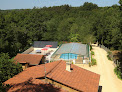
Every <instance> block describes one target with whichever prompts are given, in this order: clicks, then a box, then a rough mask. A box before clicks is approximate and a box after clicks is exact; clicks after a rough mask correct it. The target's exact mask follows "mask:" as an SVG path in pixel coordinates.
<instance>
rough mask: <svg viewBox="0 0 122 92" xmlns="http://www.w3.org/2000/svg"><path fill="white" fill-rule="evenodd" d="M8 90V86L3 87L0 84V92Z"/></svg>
mask: <svg viewBox="0 0 122 92" xmlns="http://www.w3.org/2000/svg"><path fill="white" fill-rule="evenodd" d="M9 88H10V85H9V84H7V85H4V84H2V83H0V92H7V89H9Z"/></svg>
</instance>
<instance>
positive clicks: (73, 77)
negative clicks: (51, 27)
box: [5, 61, 100, 92]
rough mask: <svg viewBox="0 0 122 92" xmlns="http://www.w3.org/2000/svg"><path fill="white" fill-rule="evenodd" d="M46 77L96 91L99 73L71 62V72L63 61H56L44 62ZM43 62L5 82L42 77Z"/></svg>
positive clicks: (13, 82) (82, 89)
mask: <svg viewBox="0 0 122 92" xmlns="http://www.w3.org/2000/svg"><path fill="white" fill-rule="evenodd" d="M45 66H46V73H47V76H46V77H47V78H49V79H53V80H55V81H57V82H59V83H62V84H64V85H66V86H69V87H72V88H73V89H76V90H79V91H83V92H98V86H99V79H100V75H98V74H96V73H93V72H90V71H88V70H85V69H83V68H80V67H78V66H76V65H73V64H71V68H72V69H73V70H72V71H71V72H69V71H67V70H66V62H65V61H56V62H52V63H47V64H45ZM44 75H45V73H44V64H42V65H38V66H34V67H30V68H27V69H25V70H24V71H23V72H21V73H19V74H18V75H16V76H14V77H13V78H11V79H9V80H7V81H6V82H5V83H6V84H11V85H12V84H17V83H22V82H24V81H27V80H28V79H29V78H31V77H32V78H33V79H36V78H40V77H44Z"/></svg>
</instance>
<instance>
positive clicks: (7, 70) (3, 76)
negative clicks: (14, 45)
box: [0, 53, 22, 83]
mask: <svg viewBox="0 0 122 92" xmlns="http://www.w3.org/2000/svg"><path fill="white" fill-rule="evenodd" d="M21 71H22V66H21V65H20V64H18V63H17V64H15V63H14V61H13V60H12V59H10V57H9V56H8V54H7V53H1V54H0V83H2V82H5V81H6V80H8V79H10V78H12V77H13V76H14V75H16V74H18V73H19V72H21Z"/></svg>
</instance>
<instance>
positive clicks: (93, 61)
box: [91, 58, 97, 66]
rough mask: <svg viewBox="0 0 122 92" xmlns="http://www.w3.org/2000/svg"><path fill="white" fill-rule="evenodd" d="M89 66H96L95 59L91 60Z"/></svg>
mask: <svg viewBox="0 0 122 92" xmlns="http://www.w3.org/2000/svg"><path fill="white" fill-rule="evenodd" d="M91 65H92V66H93V65H97V62H96V59H94V58H92V59H91Z"/></svg>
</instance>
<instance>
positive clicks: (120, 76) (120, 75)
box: [114, 67, 122, 80]
mask: <svg viewBox="0 0 122 92" xmlns="http://www.w3.org/2000/svg"><path fill="white" fill-rule="evenodd" d="M118 68H119V67H115V68H114V73H115V74H116V75H117V77H118V78H119V79H121V80H122V73H121V71H120V70H119V69H118Z"/></svg>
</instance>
